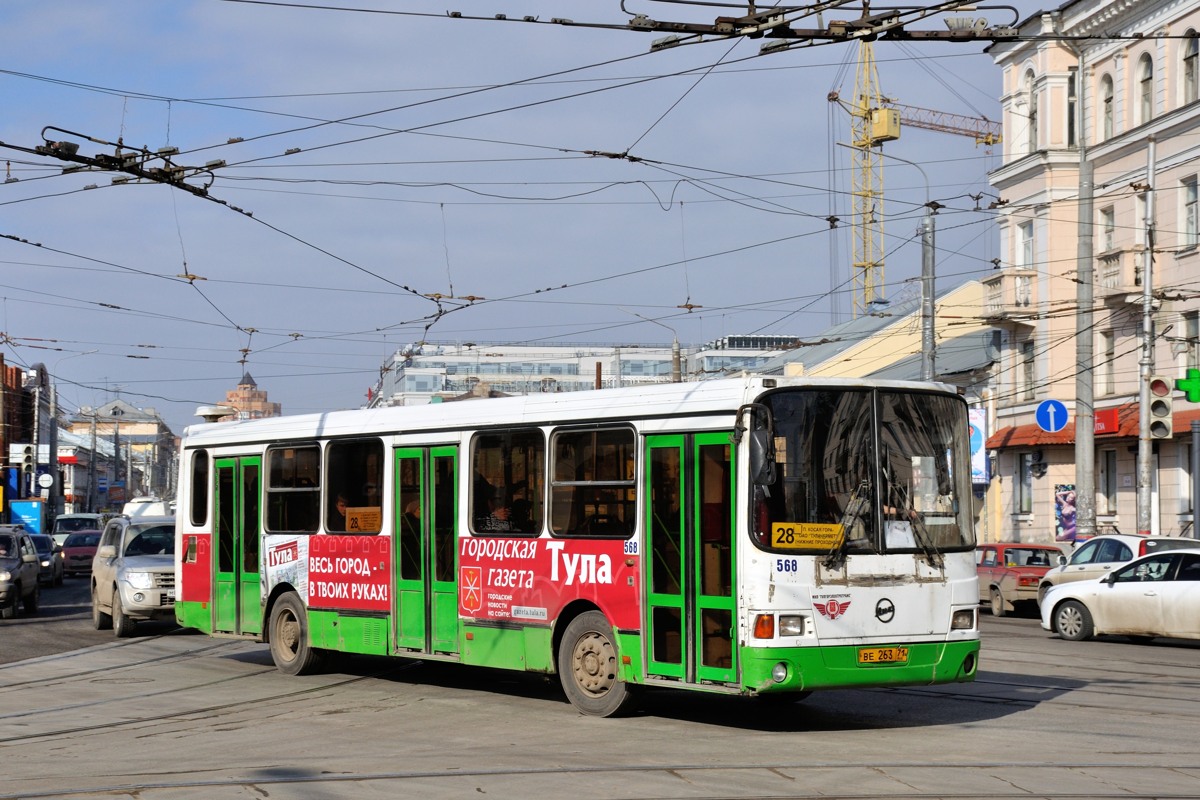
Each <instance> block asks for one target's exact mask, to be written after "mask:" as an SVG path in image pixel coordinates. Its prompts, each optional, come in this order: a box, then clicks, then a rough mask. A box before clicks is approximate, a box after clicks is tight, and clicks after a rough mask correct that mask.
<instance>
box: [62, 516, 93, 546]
mask: <svg viewBox="0 0 1200 800" xmlns="http://www.w3.org/2000/svg"><path fill="white" fill-rule="evenodd" d="M103 527H104V515H103V514H59V515H58V516H57V517H55V518H54V530H52V531H51V532H50V535H51V536H53V537H54V541H56V542H58V543H59V544H60V545H61V544H64V543H65V542H66V541H67V537H68V536H70V535H71V534H72V533H76V532H77V531H98V530H100V529H101V528H103Z"/></svg>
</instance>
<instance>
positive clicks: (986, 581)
mask: <svg viewBox="0 0 1200 800" xmlns="http://www.w3.org/2000/svg"><path fill="white" fill-rule="evenodd" d="M1062 554H1063V551H1062V549H1061V548H1059V547H1058V546H1057V545H1052V544H1026V543H1024V542H996V543H994V544H982V545H980V546H979V548H978V549H977V550H976V552H975V571H976V573H977V574H978V575H979V601H980V602H981V603H984V602H986V603H990V604H991V606H992V614H993V615H994V616H997V617H1003V616H1004V615H1005V614H1006V613H1007V612H1009V611H1015V610H1016V608H1017V605H1018V604H1020V605H1022V606H1025V607H1028V608H1033V607H1036V606H1037V599H1038V584H1039V583H1041V580H1042V576H1043V575H1045V574H1046V572H1047V571H1048V570H1049V569H1050V568H1051V567H1055V566H1057V565H1058V557H1059V556H1061V555H1062Z"/></svg>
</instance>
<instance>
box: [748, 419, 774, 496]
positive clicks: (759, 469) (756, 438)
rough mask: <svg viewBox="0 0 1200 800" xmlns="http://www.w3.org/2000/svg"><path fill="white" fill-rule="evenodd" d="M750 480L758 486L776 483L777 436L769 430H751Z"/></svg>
mask: <svg viewBox="0 0 1200 800" xmlns="http://www.w3.org/2000/svg"><path fill="white" fill-rule="evenodd" d="M750 480H752V481H753V482H754V483H755V484H757V485H758V486H770V485H771V484H773V483H775V436H774V434H773V433H772V432H771V431H769V430H765V429H764V430H757V431H750Z"/></svg>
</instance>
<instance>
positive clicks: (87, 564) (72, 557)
mask: <svg viewBox="0 0 1200 800" xmlns="http://www.w3.org/2000/svg"><path fill="white" fill-rule="evenodd" d="M99 544H100V531H75V533H72V534H71V535H70V536H68V537H67V538H66V541H64V542H63V549H62V555H63V574H64V575H66V576H67V577H68V578H69V577H71V576H72V575H80V574H85V575H90V574H91V572H92V557H93V556H95V555H96V547H97V545H99Z"/></svg>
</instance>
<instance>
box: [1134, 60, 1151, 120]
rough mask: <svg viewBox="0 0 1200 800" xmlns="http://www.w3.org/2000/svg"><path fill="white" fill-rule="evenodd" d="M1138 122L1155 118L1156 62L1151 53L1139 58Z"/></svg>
mask: <svg viewBox="0 0 1200 800" xmlns="http://www.w3.org/2000/svg"><path fill="white" fill-rule="evenodd" d="M1137 76H1138V88H1137V92H1138V123H1139V124H1144V123H1147V122H1149V121H1150V120H1151V119H1153V118H1154V62H1153V61H1152V60H1151V59H1150V54H1149V53H1144V54H1143V55H1142V57H1141V58H1140V59H1138V71H1137Z"/></svg>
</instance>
